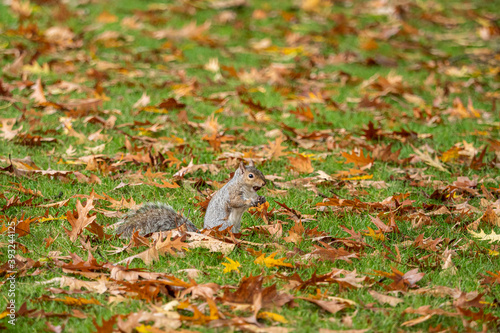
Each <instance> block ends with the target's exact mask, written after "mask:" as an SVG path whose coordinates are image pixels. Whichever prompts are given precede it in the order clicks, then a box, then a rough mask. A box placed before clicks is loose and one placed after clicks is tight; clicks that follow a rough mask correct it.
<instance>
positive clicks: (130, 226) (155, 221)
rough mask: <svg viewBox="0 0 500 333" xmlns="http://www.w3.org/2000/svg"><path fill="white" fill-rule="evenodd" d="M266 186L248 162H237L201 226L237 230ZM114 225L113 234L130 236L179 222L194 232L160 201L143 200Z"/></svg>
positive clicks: (167, 228) (257, 202)
mask: <svg viewBox="0 0 500 333" xmlns="http://www.w3.org/2000/svg"><path fill="white" fill-rule="evenodd" d="M265 185H266V179H265V177H264V174H262V172H261V171H260V170H259V169H257V168H256V167H255V165H254V163H253V162H252V161H251V162H250V163H249V165H248V166H245V165H244V164H243V162H242V163H240V165H239V167H238V169H236V171H235V172H234V176H233V178H231V180H229V182H227V184H226V185H224V186H223V187H222V188H221V189H220V190H219V191H217V192H216V193H215V194H214V195H213V197H212V199H211V200H210V203H209V204H208V207H207V212H206V214H205V220H204V224H203V228H205V229H209V228H214V227H217V226H219V228H220V229H226V228H228V227H230V226H232V227H233V228H232V232H234V233H237V232H240V230H241V216H242V215H243V213H244V212H245V211H246V210H247V209H248V208H250V207H256V206H258V205H260V204H262V203H264V202H266V198H264V197H263V196H260V195H258V194H257V191H258V190H260V189H261V188H262V187H263V186H265ZM117 224H119V226H118V227H117V229H116V233H117V234H121V237H130V236H131V235H132V233H133V232H134V230H137V231H139V234H140V235H147V234H150V233H153V232H159V231H165V230H171V229H175V228H177V227H179V226H181V225H183V224H185V225H186V228H187V230H188V231H193V232H197V231H198V229H197V228H196V226H195V225H194V224H193V223H192V222H191V221H190V220H189V219H187V218H186V217H184V216H183V215H181V214H178V213H177V212H176V211H175V210H174V209H173V208H172V207H170V206H169V205H166V204H161V203H147V204H145V205H143V206H142V207H141V208H139V209H137V210H133V211H131V212H130V213H128V214H127V215H126V216H125V217H124V218H123V219H121V220H120V221H119V222H118V223H117Z"/></svg>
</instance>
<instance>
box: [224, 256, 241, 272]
mask: <svg viewBox="0 0 500 333" xmlns="http://www.w3.org/2000/svg"><path fill="white" fill-rule="evenodd" d="M226 259H227V261H229V263H225V262H223V263H222V265H224V266H226V268H224V270H223V271H222V272H223V273H229V272H231V271H237V272H238V273H239V272H240V270H239V269H238V267H241V265H240V263H239V262H237V261H234V260H233V259H231V258H229V257H226Z"/></svg>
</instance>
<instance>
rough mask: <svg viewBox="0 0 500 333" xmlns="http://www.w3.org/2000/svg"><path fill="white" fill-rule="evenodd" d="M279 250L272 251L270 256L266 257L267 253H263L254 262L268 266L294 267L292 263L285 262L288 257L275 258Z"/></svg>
mask: <svg viewBox="0 0 500 333" xmlns="http://www.w3.org/2000/svg"><path fill="white" fill-rule="evenodd" d="M277 253H278V252H274V253H271V254H270V255H269V257H266V254H265V253H263V254H262V255H261V256H259V257H258V258H257V259H255V260H254V263H256V264H257V265H266V267H279V266H284V267H293V265H292V264H290V263H287V262H284V260H285V259H286V258H280V259H274V257H275V256H276V254H277Z"/></svg>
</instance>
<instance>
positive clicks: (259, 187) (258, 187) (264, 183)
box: [252, 181, 266, 192]
mask: <svg viewBox="0 0 500 333" xmlns="http://www.w3.org/2000/svg"><path fill="white" fill-rule="evenodd" d="M264 186H266V181H263V182H262V185H261V186H254V187H252V188H253V190H254V191H255V192H257V191H258V190H260V189H261V188H262V187H264Z"/></svg>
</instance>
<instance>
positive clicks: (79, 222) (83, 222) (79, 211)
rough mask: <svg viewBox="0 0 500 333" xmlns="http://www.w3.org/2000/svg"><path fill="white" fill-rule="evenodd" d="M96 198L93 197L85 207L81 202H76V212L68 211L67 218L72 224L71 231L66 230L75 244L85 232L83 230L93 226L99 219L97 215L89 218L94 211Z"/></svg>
mask: <svg viewBox="0 0 500 333" xmlns="http://www.w3.org/2000/svg"><path fill="white" fill-rule="evenodd" d="M93 201H94V197H93V196H91V197H90V198H89V199H88V200H87V202H86V203H85V206H82V203H81V202H80V200H76V211H67V212H66V218H67V220H68V222H69V223H70V224H71V231H69V230H67V229H66V228H64V230H65V231H66V233H67V234H68V236H69V238H70V240H71V241H72V242H74V241H75V240H76V239H77V238H78V236H79V235H80V234H81V233H82V232H83V229H84V228H85V227H86V226H88V225H89V224H91V223H92V222H93V221H94V220H95V219H96V218H97V217H96V215H95V214H94V215H92V216H88V214H89V212H90V211H91V210H92V209H94V204H93Z"/></svg>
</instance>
